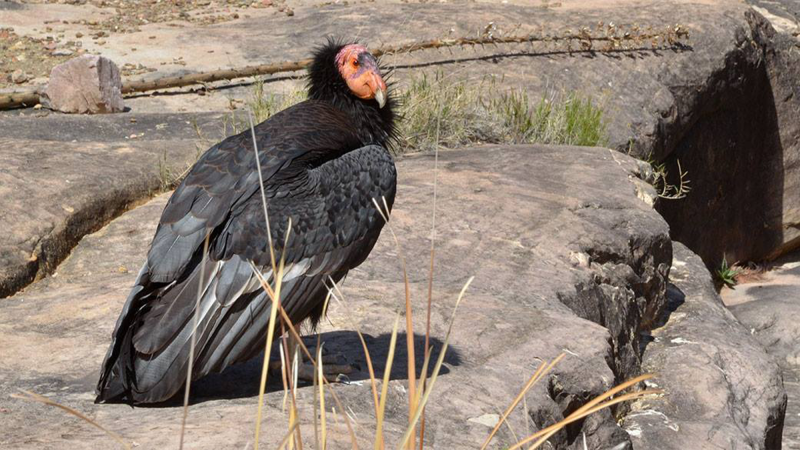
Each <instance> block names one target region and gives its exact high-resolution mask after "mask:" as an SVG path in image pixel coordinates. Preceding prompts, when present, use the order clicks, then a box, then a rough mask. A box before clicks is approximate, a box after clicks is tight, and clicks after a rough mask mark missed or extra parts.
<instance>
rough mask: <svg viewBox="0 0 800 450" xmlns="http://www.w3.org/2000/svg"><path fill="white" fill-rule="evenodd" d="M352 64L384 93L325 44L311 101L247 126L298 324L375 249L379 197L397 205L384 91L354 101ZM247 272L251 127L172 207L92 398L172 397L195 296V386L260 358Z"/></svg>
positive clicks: (312, 76)
mask: <svg viewBox="0 0 800 450" xmlns="http://www.w3.org/2000/svg"><path fill="white" fill-rule="evenodd" d="M361 49H363V51H362V50H361ZM351 53H352V54H353V55H356V56H353V62H352V64H353V67H354V68H357V69H359V71H357V72H356V71H355V70H356V69H352V71H351V72H347V73H348V74H350V73H353V75H352V76H350V78H351V80H350V81H348V79H346V78H347V77H346V76H345V72H343V69H341V67H342V66H341V64H342V62H341V61H342V60H341V58H342V56H341V55H343V54H345V55H350V54H351ZM363 68H367V69H370V68H371V70H372V71H373V72H374V74H375V75H374V76H377V77H378V78H374V76H373V75H370V74H367V75H368V76H370V77H372V78H370V80H371V81H370V83H372V84H370V86H373V85H374V83H373V82H374V81H375V80H379V81H380V84H381V85H382V86H383V88H385V84H382V83H383V81H382V79H380V74H379V69H378V65H377V62H376V61H375V60H374V58H372V56H371V55H369V54H368V53H367V52H366V49H365V48H363V47H360V46H354V45H349V46H345V45H344V44H342V43H340V42H336V41H333V40H329V41H328V43H327V44H325V45H324V46H322V47H321V48H319V49H317V51H316V52H315V55H314V59H313V63H312V65H311V67H310V68H309V85H308V92H309V98H308V100H306V101H304V102H302V103H299V104H297V105H295V106H292V107H290V108H287V109H286V110H284V111H281V112H279V113H277V114H275V115H274V116H273V117H271V118H270V119H268V120H266V121H264V122H262V123H260V124H258V125H256V126H255V134H256V140H257V143H258V151H259V155H258V157H259V162H260V164H261V171H262V176H263V179H264V190H265V193H266V197H267V203H268V213H269V219H270V228H271V232H272V238H273V242H274V245H275V251H276V258H278V259H279V258H281V257H284V258H285V261H286V264H287V272H286V275H285V277H284V282H283V287H282V295H281V301H282V304H283V306H284V308H285V309H286V311H287V313H288V314H289V316H290V317H291V319H292V321H293V322H294V323H295V324H299V323H301V322H302V321H304V320H307V319H308V320H310V321H311V322H312V324H316V322H317V321H318V320H319V318H320V316H321V314H322V305H323V302H324V299H325V297H326V294H327V290H328V286H327V283H328V281H327V280H328V278H329V277H330V278H332V279H333V280H336V281H338V280H340V279H341V278H342V277H344V275H345V274H346V273H347V272H348V271H349V270H350V269H352V268H354V267H356V266H358V265H359V264H361V263H362V262H363V261H364V259H365V258H366V257H367V255H368V254H369V252H370V251H371V250H372V247H373V246H374V245H375V242H376V241H377V239H378V236H379V234H380V231H381V229H382V227H383V219H382V218H381V217H380V214H379V212H378V210H377V209H376V208H375V206H374V204H373V203H372V199H373V198H375V199H380V198H381V197H384V198H385V199H386V202H387V203H388V204H389V206H390V207H391V205H392V203H393V201H394V197H395V190H396V172H395V166H394V162H393V160H392V158H391V155H390V154H389V151H388V150H387V148H388V146H389V145H390V141H391V140H392V139H393V136H394V133H395V131H394V115H393V110H392V107H393V104H392V98H391V97H388V98H385V104H384V105H382V107H381V103H382V102H383V101H384V97H383V92H377V91H375V97H374V98H364V97H363V96H361V97H359V96H357V95H355V94H354V92H355V91H353V90H352V87H353V86H354V85H356V84H353V83H356V82H357V81H358V80H357V79H356V76H362V77H363V76H364V75H363V73H364V70H361V69H363ZM359 74H361V75H359ZM348 76H349V75H348ZM353 80H356V81H353ZM359 83H360V82H359ZM357 87H358V88H359V89H360V88H364V89H366V88H365V87H364V86H362V85H360V84H359V85H357ZM378 90H380V89H379V88H378ZM359 92H362V91H359ZM379 100H380V101H379ZM290 218H291V227H292V229H291V233H290V235H289V240H288V244H287V245H286V246H285V247H284V245H283V243H284V238H285V236H286V228H287V223H288V221H289V219H290ZM207 235H208V236H209V245H208V253H207V255H205V256H206V263H205V264H202V261H203V256H204V255H203V251H204V240H205V238H206V236H207ZM251 263H252V264H251ZM252 265H255V266H256V267H257V268H259V269H261V270H262V273H264V275H265V276H266V277H267V278H269V277H270V276H271V263H270V253H269V247H268V239H267V230H266V225H265V220H264V212H263V204H262V201H261V194H260V190H259V181H258V172H257V168H256V160H255V153H254V151H253V143H252V136H251V132H250V130H249V129H248V130H246V131H245V132H243V133H241V134H238V135H235V136H231V137H229V138H227V139H225V140H224V141H222V142H220V143H219V144H216V145H214V146H213V147H211V148H210V149H208V151H206V152H205V154H203V155H202V156H201V158H200V159H199V160H198V161H197V163H196V164H195V165H194V167H192V169H191V170H190V172H189V173H188V175H187V176H186V178H185V179H184V180H183V182H181V184H180V185H179V186H178V188H177V189H176V190H175V192H174V193H173V194H172V196H171V197H170V199H169V201H168V203H167V205H166V207H165V208H164V211H163V213H162V216H161V220H160V222H159V225H158V229H157V231H156V234H155V237H154V238H153V242H152V244H151V247H150V250H149V252H148V255H147V261H146V263H145V264H144V266H143V267H142V269H141V271H140V273H139V276H138V278H137V280H136V283H135V285H134V287H133V289H132V291H131V293H130V295H129V296H128V299H127V302H126V303H125V306H124V307H123V310H122V313H121V314H120V317H119V319H118V320H117V324H116V327H115V330H114V332H113V335H112V343H111V346H110V348H109V349H108V352H107V354H106V358H105V361H104V362H103V365H102V369H101V375H100V380H99V382H98V385H97V399H96V401H97V402H103V401H125V402H130V403H152V402H159V401H163V400H167V399H169V398H170V397H172V396H173V395H174V394H175V393H177V392H178V391H179V390H180V388H181V386H182V385H183V383H184V382H185V379H186V370H187V364H188V359H189V345H190V338H191V332H192V320H193V319H192V318H193V315H194V313H195V311H194V310H195V302H196V299H197V295H198V289H202V292H201V293H200V295H201V303H200V311H199V316H198V317H199V322H198V323H199V325H198V328H197V336H196V339H197V347H196V351H195V359H194V364H193V374H192V377H193V378H195V379H196V378H199V377H202V376H203V375H206V374H208V373H211V372H219V371H221V370H223V369H224V368H225V367H227V366H229V365H231V364H234V363H237V362H241V361H245V360H247V359H250V358H252V357H254V356H256V355H258V354H259V353H260V351H261V350H263V348H264V339H265V338H266V333H267V322H268V315H269V314H268V313H269V309H270V301H269V298H268V297H267V294H266V293H265V292H264V291H263V289H262V288H261V287H260V285H259V283H258V282H257V279H256V277H255V275H254V274H253V272H252ZM201 271H202V272H203V274H202V280H203V286H202V287H201V286H200V285H199V282H200V275H201Z"/></svg>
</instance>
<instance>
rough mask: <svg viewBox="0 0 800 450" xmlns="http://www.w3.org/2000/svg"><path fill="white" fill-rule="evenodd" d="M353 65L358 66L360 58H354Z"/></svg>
mask: <svg viewBox="0 0 800 450" xmlns="http://www.w3.org/2000/svg"><path fill="white" fill-rule="evenodd" d="M353 67H358V60H357V59H354V60H353Z"/></svg>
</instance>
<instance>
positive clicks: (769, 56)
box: [654, 11, 796, 267]
mask: <svg viewBox="0 0 800 450" xmlns="http://www.w3.org/2000/svg"><path fill="white" fill-rule="evenodd" d="M745 16H746V21H747V24H748V25H749V28H747V27H742V28H741V29H739V30H738V32H737V33H736V40H737V42H736V44H737V45H736V48H735V49H734V50H733V51H731V52H728V53H727V55H726V57H725V60H724V64H723V65H722V66H721V67H720V69H719V70H716V71H714V72H713V73H711V74H710V76H709V77H708V79H707V80H706V81H705V82H703V83H702V84H700V85H698V86H692V87H691V89H687V86H682V85H680V86H673V87H671V89H670V91H671V93H672V95H673V96H674V99H675V103H676V104H677V105H678V110H679V111H680V114H679V115H678V117H679V119H678V120H675V121H665V122H664V123H662V126H660V127H658V130H659V131H660V133H659V134H660V136H659V137H657V139H656V144H655V146H654V154H655V155H658V156H657V158H658V159H659V160H660V161H662V162H664V163H665V164H666V167H667V170H668V172H669V174H670V177H669V179H668V182H669V183H670V184H677V183H679V181H680V180H679V178H678V174H679V170H678V163H680V167H681V169H682V170H683V171H686V172H688V174H689V179H690V181H691V188H692V190H691V192H690V193H689V194H688V196H687V197H686V198H684V199H681V200H678V201H660V202H658V203H657V205H656V207H657V210H658V211H659V212H660V213H661V214H662V215H663V216H664V218H665V219H666V220H667V222H668V223H669V224H670V227H671V234H672V237H673V239H675V240H678V241H680V242H683V243H685V244H686V245H687V246H688V247H689V248H690V249H691V250H692V251H694V252H695V253H697V254H698V255H700V257H701V258H702V259H703V261H705V263H706V264H707V265H708V266H709V267H718V266H719V264H720V263H721V261H722V260H723V258H726V259H727V261H728V262H730V263H732V262H734V261H754V260H755V261H758V260H764V259H769V258H773V257H776V256H778V255H780V254H782V253H785V252H786V251H788V250H789V249H791V248H793V245H792V244H791V242H788V241H791V238H790V237H789V236H786V235H785V230H786V227H785V220H786V219H787V216H786V215H787V211H788V210H787V209H786V208H787V207H786V205H784V204H783V202H784V199H785V198H788V197H787V196H785V195H784V191H785V189H786V188H787V186H786V182H785V180H784V173H786V170H787V167H784V163H785V160H786V158H785V156H786V155H785V152H786V151H787V149H785V148H784V147H785V146H786V145H787V144H788V145H796V138H795V142H792V140H791V139H787V137H789V136H788V135H789V134H791V130H784V129H783V128H785V127H790V128H792V127H796V125H791V123H790V122H791V121H792V117H791V116H792V113H791V108H793V106H792V105H791V104H790V102H789V100H786V99H790V98H791V97H792V96H793V92H792V89H793V88H792V86H791V81H789V80H790V79H791V75H790V74H791V73H792V70H788V69H785V68H784V67H783V65H785V64H787V63H786V61H785V60H784V59H785V58H788V57H789V56H788V55H782V54H780V51H779V49H776V47H778V46H779V42H778V41H779V37H777V36H776V34H775V31H774V30H773V29H772V27H771V26H770V25H769V23H768V22H767V21H766V20H765V19H764V18H763V17H761V16H760V15H758V14H757V13H755V12H754V11H747V12H746V13H745ZM784 71H785V72H786V76H785V77H784V78H781V77H780V76H779V75H778V74H777V72H784ZM794 72H796V69H795V70H794ZM787 81H788V83H787ZM665 84H667V85H669V84H670V83H669V82H667V83H665ZM794 89H796V87H795V88H794ZM781 99H783V100H781ZM795 103H796V102H795ZM794 114H795V119H794V120H796V112H795V113H794ZM789 197H791V196H789Z"/></svg>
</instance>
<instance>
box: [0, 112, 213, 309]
mask: <svg viewBox="0 0 800 450" xmlns="http://www.w3.org/2000/svg"><path fill="white" fill-rule="evenodd" d="M106 117H108V116H106ZM113 117H114V118H113V119H92V118H88V117H70V118H65V117H63V116H57V115H53V116H50V117H46V118H38V119H37V120H31V118H28V117H18V116H17V117H14V116H6V117H2V118H0V129H2V130H3V132H2V134H0V148H2V149H3V151H2V152H0V195H1V196H0V198H2V200H0V211H1V212H0V228H2V229H3V230H4V233H3V235H2V236H0V298H2V297H6V296H8V295H10V294H12V293H14V292H16V291H18V290H19V289H21V288H22V287H24V286H26V285H27V284H28V283H30V282H31V281H33V280H34V279H36V278H37V277H41V276H43V275H45V274H47V273H51V272H52V270H53V269H54V268H55V267H56V265H57V264H58V263H59V262H60V261H61V260H63V259H64V258H65V257H66V256H67V255H68V254H69V251H70V250H71V249H72V248H73V247H74V246H75V244H76V243H77V242H78V241H79V240H80V239H81V238H82V237H83V236H84V235H86V234H88V233H91V232H93V231H95V230H97V229H99V228H100V227H102V226H103V225H105V224H106V223H108V221H110V220H111V219H112V218H113V217H115V216H117V215H119V214H121V213H122V212H123V211H125V210H127V209H128V208H129V207H130V205H131V204H133V203H136V202H139V201H141V200H143V199H146V198H148V197H150V196H151V195H153V194H154V193H155V192H157V191H158V190H159V189H163V188H164V186H168V185H169V183H170V182H171V181H172V180H174V179H175V177H177V176H178V175H180V174H181V173H182V172H183V171H184V170H185V169H186V168H187V167H188V166H189V165H191V164H192V163H193V162H194V161H195V159H196V158H197V156H198V155H199V153H200V151H203V150H205V146H207V144H205V143H204V141H203V140H202V139H201V138H200V136H199V135H198V134H197V132H196V131H195V130H194V128H193V122H192V120H197V118H196V117H190V116H188V115H187V116H180V115H148V116H145V117H142V116H137V115H125V114H123V115H115V116H113ZM137 117H138V119H137ZM213 117H215V118H212V117H210V116H209V115H205V116H203V117H201V118H200V121H201V123H205V122H202V121H203V120H214V121H216V122H217V123H219V124H220V126H219V127H218V128H219V129H220V130H221V128H222V125H221V124H222V119H221V116H220V115H215V116H213ZM210 128H211V127H209V129H210ZM198 145H200V146H201V147H198Z"/></svg>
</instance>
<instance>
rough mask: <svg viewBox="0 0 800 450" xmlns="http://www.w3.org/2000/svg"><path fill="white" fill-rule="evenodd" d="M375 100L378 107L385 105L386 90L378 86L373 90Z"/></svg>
mask: <svg viewBox="0 0 800 450" xmlns="http://www.w3.org/2000/svg"><path fill="white" fill-rule="evenodd" d="M375 101H377V102H378V107H379V108H383V106H384V105H386V92H384V90H383V89H381V88H380V87H378V89H376V90H375Z"/></svg>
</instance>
